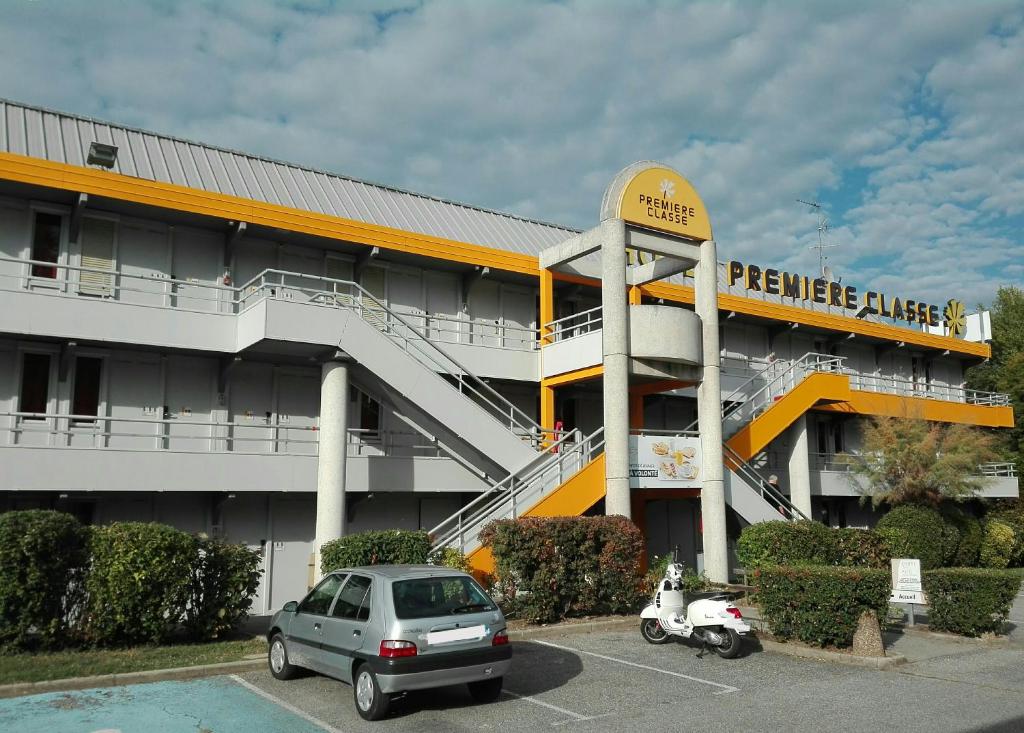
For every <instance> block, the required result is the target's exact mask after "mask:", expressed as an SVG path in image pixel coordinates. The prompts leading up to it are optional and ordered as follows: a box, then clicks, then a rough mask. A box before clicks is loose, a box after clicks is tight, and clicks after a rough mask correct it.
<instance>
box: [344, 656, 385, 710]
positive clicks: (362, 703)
mask: <svg viewBox="0 0 1024 733" xmlns="http://www.w3.org/2000/svg"><path fill="white" fill-rule="evenodd" d="M352 696H353V698H354V699H355V703H356V712H357V713H359V717H360V718H362V719H363V720H380V719H381V718H383V717H384V716H386V715H387V714H388V708H389V707H391V695H388V694H386V693H383V692H381V691H380V685H378V684H377V675H375V674H374V673H373V670H372V669H370V667H369V665H366V664H363V665H361V666H360V667H359V669H357V670H356V674H355V677H354V682H353V684H352Z"/></svg>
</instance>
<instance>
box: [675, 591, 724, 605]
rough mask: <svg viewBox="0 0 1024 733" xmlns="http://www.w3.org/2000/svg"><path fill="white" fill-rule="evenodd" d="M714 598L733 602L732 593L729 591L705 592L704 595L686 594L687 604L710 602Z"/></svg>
mask: <svg viewBox="0 0 1024 733" xmlns="http://www.w3.org/2000/svg"><path fill="white" fill-rule="evenodd" d="M712 598H717V599H719V600H723V601H731V600H732V593H730V592H729V591H724V590H713V591H707V592H703V593H687V594H686V602H687V603H693V602H694V601H705V600H709V599H712Z"/></svg>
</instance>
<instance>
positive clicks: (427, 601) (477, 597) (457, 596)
mask: <svg viewBox="0 0 1024 733" xmlns="http://www.w3.org/2000/svg"><path fill="white" fill-rule="evenodd" d="M391 592H392V595H393V596H394V599H395V615H396V616H398V618H427V617H432V616H450V615H455V614H460V613H476V612H479V611H490V610H493V609H494V604H493V603H492V602H491V599H490V598H488V597H487V594H486V593H484V591H483V589H482V588H481V587H480V586H479V585H478V584H477V582H476V581H475V580H473V579H472V578H468V577H466V576H459V575H455V576H451V577H447V578H445V577H441V578H416V579H413V580H399V581H397V582H395V583H392V584H391Z"/></svg>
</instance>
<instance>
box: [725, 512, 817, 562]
mask: <svg viewBox="0 0 1024 733" xmlns="http://www.w3.org/2000/svg"><path fill="white" fill-rule="evenodd" d="M832 554H833V547H832V543H831V541H830V538H829V528H828V527H826V526H825V525H824V524H821V523H820V522H814V521H810V520H805V521H800V522H786V521H774V522H760V523H758V524H751V525H750V526H749V527H744V529H743V532H741V533H740V538H739V541H738V542H737V544H736V557H737V559H739V561H740V563H741V564H742V565H743V566H744V567H745V568H747V569H748V570H752V569H754V568H759V567H763V566H766V565H831V564H832V561H831V556H832ZM824 558H828V559H824Z"/></svg>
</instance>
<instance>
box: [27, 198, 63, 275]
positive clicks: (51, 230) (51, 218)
mask: <svg viewBox="0 0 1024 733" xmlns="http://www.w3.org/2000/svg"><path fill="white" fill-rule="evenodd" d="M61 223H62V222H61V217H60V215H58V214H46V213H43V212H41V211H37V212H36V214H35V219H34V220H33V227H32V257H31V259H33V260H37V261H39V262H52V263H53V264H54V265H56V264H57V258H58V257H60V230H61ZM32 277H46V278H50V279H51V280H52V279H55V278H56V277H57V268H56V267H53V266H52V265H44V264H39V265H32Z"/></svg>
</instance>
